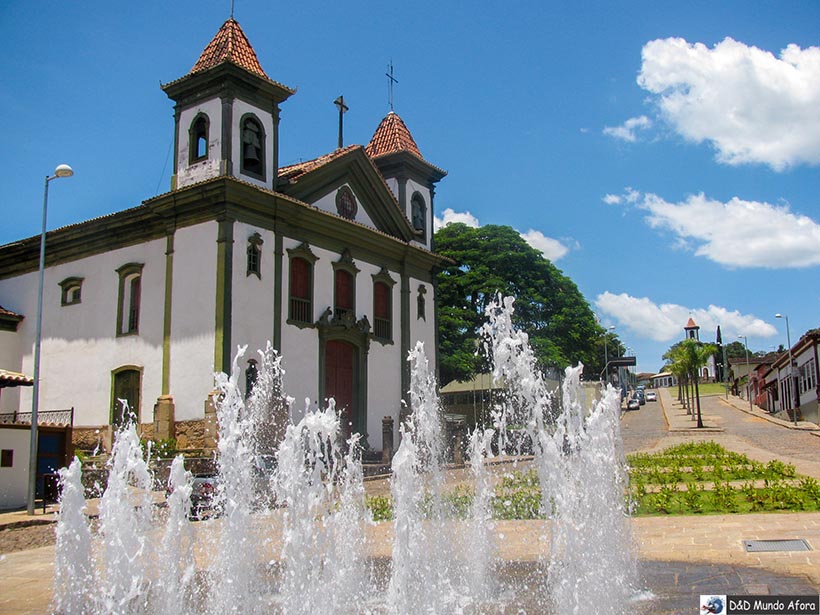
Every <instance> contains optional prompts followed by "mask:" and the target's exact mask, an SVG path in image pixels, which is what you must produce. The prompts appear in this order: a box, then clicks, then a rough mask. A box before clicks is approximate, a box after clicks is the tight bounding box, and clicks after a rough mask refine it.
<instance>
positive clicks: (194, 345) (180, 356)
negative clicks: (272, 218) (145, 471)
mask: <svg viewBox="0 0 820 615" xmlns="http://www.w3.org/2000/svg"><path fill="white" fill-rule="evenodd" d="M217 234H218V225H217V223H216V222H206V223H203V224H198V225H196V226H191V227H187V228H181V229H178V230H177V231H176V233H175V234H174V275H173V291H172V302H171V361H170V363H171V365H170V392H171V395H173V397H174V418H175V420H176V421H190V420H197V419H202V418H203V417H204V403H205V400H206V398H207V396H208V393H210V392H211V391H212V390H213V388H214V376H213V373H214V321H215V309H216V262H217V243H216V240H217ZM157 394H158V393H157ZM155 401H156V396H155V397H154V398H153V399H152V400H151V403H154V402H155Z"/></svg>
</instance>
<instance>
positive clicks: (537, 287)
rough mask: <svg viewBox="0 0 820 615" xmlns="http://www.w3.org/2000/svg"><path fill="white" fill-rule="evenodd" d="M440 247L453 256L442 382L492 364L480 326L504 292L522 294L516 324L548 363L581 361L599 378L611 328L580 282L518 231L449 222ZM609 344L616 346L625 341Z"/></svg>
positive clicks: (441, 303)
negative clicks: (600, 317) (605, 327)
mask: <svg viewBox="0 0 820 615" xmlns="http://www.w3.org/2000/svg"><path fill="white" fill-rule="evenodd" d="M435 249H436V252H438V253H439V254H442V255H444V256H447V257H448V258H450V259H451V260H452V261H453V262H452V264H451V265H449V266H447V267H446V268H444V270H442V271H441V272H440V273H439V276H438V295H437V296H438V317H439V358H440V364H441V381H442V383H446V382H449V381H450V380H453V379H459V380H468V379H469V378H471V377H472V376H473V375H474V374H476V373H478V372H480V371H482V370H484V369H486V366H485V365H484V359H483V357H482V356H480V353H477V352H476V350H477V348H478V346H479V343H480V341H479V339H478V329H479V327H480V326H481V325H482V324H483V323H484V322H485V320H486V319H485V316H484V311H485V309H486V308H487V306H488V305H489V304H490V302H491V301H492V300H493V298H494V297H495V296H496V295H497V294H498V293H501V294H502V295H505V296H514V297H516V301H515V322H516V324H517V325H518V326H519V327H520V328H522V329H523V330H524V331H526V332H527V334H528V335H529V339H530V344H531V346H532V348H533V350H534V352H535V354H536V357H537V358H538V361H539V363H540V364H541V366H542V367H557V368H561V369H562V368H564V367H566V366H567V365H570V364H575V363H577V362H579V361H581V362H583V363H584V364H585V365H586V366H587V367H588V368H589V369H588V371H589V374H590V375H591V374H593V373H595V376H596V377H597V372H596V371H595V370H598V371H600V369H602V367H603V345H602V344H603V336H604V330H603V328H602V327H601V326H600V325H598V324H597V322H596V321H595V316H594V314H593V313H592V310H591V309H590V307H589V304H588V303H587V301H586V300H585V299H584V297H583V296H582V295H581V293H580V292H579V290H578V288H577V286H576V285H575V283H573V281H572V280H570V279H569V278H568V277H566V276H565V275H563V274H562V273H561V271H560V270H558V269H557V268H556V267H555V266H554V265H553V264H552V263H551V262H550V261H549V260H547V259H546V258H544V257H543V255H542V254H541V253H540V252H539V251H538V250H535V249H534V248H532V247H531V246H530V245H529V244H527V242H526V241H524V239H523V238H522V237H521V235H520V234H519V233H518V232H517V231H515V230H514V229H512V228H510V227H509V226H495V225H488V226H482V227H479V228H473V227H469V226H467V225H465V224H449V225H447V226H445V227H443V228H441V229H440V230H439V231H437V232H436V235H435ZM613 342H614V343H613ZM608 343H610V344H611V345H610V352H614V351H615V350H616V349H615V345H616V344H617V339H615V340H612V339H609V340H608ZM598 355H600V356H598ZM613 356H614V355H613Z"/></svg>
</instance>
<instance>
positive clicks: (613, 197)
mask: <svg viewBox="0 0 820 615" xmlns="http://www.w3.org/2000/svg"><path fill="white" fill-rule="evenodd" d="M603 200H604V203H606V204H607V205H620V204H621V203H623V198H622V197H620V196H618V195H617V194H607V195H605V196H604V199H603Z"/></svg>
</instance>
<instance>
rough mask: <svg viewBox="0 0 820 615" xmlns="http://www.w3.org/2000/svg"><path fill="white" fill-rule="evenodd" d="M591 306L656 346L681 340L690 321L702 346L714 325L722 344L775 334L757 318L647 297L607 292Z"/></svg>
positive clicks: (770, 326) (769, 326) (714, 307)
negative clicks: (736, 337)
mask: <svg viewBox="0 0 820 615" xmlns="http://www.w3.org/2000/svg"><path fill="white" fill-rule="evenodd" d="M595 305H596V307H597V308H598V310H600V311H601V312H603V313H604V314H606V315H607V316H609V317H610V318H612V319H614V320H615V321H616V322H617V323H618V324H619V325H621V326H625V327H627V328H628V329H629V330H630V331H631V332H633V333H634V334H635V335H637V336H639V337H643V338H648V339H651V340H654V341H656V342H671V341H673V340H678V339H683V327H684V326H685V325H686V323H687V322H688V321H689V318H690V317H691V318H692V319H694V321H695V323H696V324H697V325H698V326H699V327H700V338H701V340H702V341H704V342H711V341H714V338H715V332H716V331H717V327H718V325H720V328H721V330H722V333H723V339H724V342H728V341H732V340H730V339H729V337H730V336H732V335H738V334H743V335H747V336H749V337H772V336H775V335H777V334H778V332H777V329H776V328H775V327H774V326H773V325H771V324H769V323H767V322H765V321H763V320H761V319H760V318H757V317H755V316H753V315H750V314H741V313H740V312H738V311H737V310H734V311H732V310H728V309H726V308H724V307H720V306H716V305H710V306H709V307H707V308H689V307H685V306H683V305H677V304H674V303H662V304H660V305H658V304H657V303H655V302H653V301H652V300H651V299H649V298H647V297H632V296H630V295H627V294H626V293H621V294H619V295H616V294H613V293H611V292H609V291H607V292H604V293H602V294H600V295H598V297H597V299H596V300H595Z"/></svg>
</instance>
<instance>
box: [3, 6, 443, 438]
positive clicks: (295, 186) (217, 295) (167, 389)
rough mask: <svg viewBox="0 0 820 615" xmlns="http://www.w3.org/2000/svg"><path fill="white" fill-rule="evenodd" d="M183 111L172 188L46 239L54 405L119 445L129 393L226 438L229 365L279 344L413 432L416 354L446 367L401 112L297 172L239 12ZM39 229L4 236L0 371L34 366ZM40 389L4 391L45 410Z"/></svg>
mask: <svg viewBox="0 0 820 615" xmlns="http://www.w3.org/2000/svg"><path fill="white" fill-rule="evenodd" d="M162 89H163V90H164V91H165V92H166V94H167V95H168V97H169V98H170V99H171V100H173V101H174V103H175V107H174V111H175V148H174V165H175V172H174V175H173V177H172V185H171V191H170V192H167V193H165V194H161V195H159V196H156V197H153V198H150V199H148V200H146V201H144V202H142V203H141V204H139V205H137V206H136V207H133V208H131V209H126V210H124V211H118V212H115V213H112V214H110V215H106V216H103V217H100V218H96V219H93V220H88V221H85V222H81V223H78V224H73V225H70V226H66V227H63V228H60V229H57V230H54V231H50V232H49V233H48V234H47V242H46V269H45V294H44V303H43V336H42V339H43V342H42V360H41V384H40V404H39V407H40V409H41V411H48V410H50V409H62V408H74V419H73V421H74V429H73V441H74V444H75V445H77V446H81V447H84V448H93V445H94V444H95V442H97V441H102V443H103V444H105V443H110V438H111V432H112V427H113V426H115V425H117V423H118V421H120V420H121V419H120V411H119V407H118V406H119V405H118V404H117V403H116V400H117V399H127V400H128V402H129V404H130V405H131V407H132V409H133V411H134V413H135V414H136V416H137V420H138V423H139V425H140V428H141V430H142V432H143V433H144V434H145V435H146V436H149V437H155V438H157V439H158V438H164V437H175V438H177V440H178V446H179V447H180V449H186V448H187V449H208V448H209V447H212V446H213V436H214V433H213V422H212V412H213V407H212V402H211V397H212V394H213V389H214V378H213V374H214V371H226V372H228V371H230V368H231V362H232V359H233V356H234V354H235V352H236V348H237V347H238V346H239V345H245V344H248V345H249V352H248V353H247V354H246V355H245V356H244V358H243V359H242V362H241V367H242V369H243V370H245V373H244V374H243V376H242V377H241V378H240V382H241V386H243V387H246V386H249V385H251V384H252V382H253V381H254V376H255V373H256V369H257V365H256V362H255V359H258V357H257V355H256V352H255V350H256V349H257V348H264V346H265V343H266V341H268V340H270V341H271V343H272V345H273V347H274V348H275V349H276V350H277V351H279V352H280V354H281V355H282V356H283V361H282V365H283V367H284V369H285V372H286V374H285V377H284V389H285V391H286V393H287V394H288V395H290V396H292V397H293V398H295V399H296V400H298V401H297V402H296V404H295V406H294V411H295V412H296V413H297V414H298V413H299V412H301V410H302V409H303V402H302V400H304V399H306V398H308V399H309V400H311V402H310V403H311V404H314V405H315V404H323V403H324V400H325V399H326V398H329V397H334V398H335V399H336V401H337V407H338V408H340V409H341V411H342V413H343V414H344V416H345V418H346V419H347V422H349V423H350V424H351V425H352V430H353V431H355V432H359V433H362V434H365V435H366V438H367V443H368V445H369V446H370V447H371V448H372V449H376V450H378V449H380V448H381V447H382V444H383V442H382V428H383V418H384V417H392V419H393V423H394V425H395V430H396V432H397V430H398V423H399V419H400V412H401V409H402V400H403V399H404V398H405V397H406V392H407V390H408V388H409V368H408V366H407V362H406V357H407V354H408V351H409V350H410V349H411V348H412V347H413V346H414V345H415V344H416V342H417V341H421V342H423V343H424V345H425V350H426V352H427V356H428V358H429V359H430V361H431V362H432V364H433V365H435V364H436V346H437V345H436V310H435V303H436V296H435V284H434V276H435V271H436V269H437V267H438V266H439V265H440V264H441V263H442V258H441V257H440V256H438V255H436V254H435V253H434V252H433V251H432V246H431V240H432V224H433V213H434V210H433V203H434V194H435V186H436V184H437V182H439V181H440V180H441V179H442V178H443V177H444V176H445V175H446V172H445V171H443V170H442V169H440V168H438V167H436V166H434V165H432V164H430V163H429V162H427V161H426V160H425V159H424V158H423V157H422V155H421V152H420V150H419V148H418V146H417V145H416V143H415V141H414V140H413V137H412V136H411V134H410V132H409V131H408V129H407V127H406V126H405V124H404V122H403V121H402V120H401V118H400V117H399V116H398V115H397V114H395V113H394V112H392V111H391V112H390V113H389V114H388V115H387V116H386V117H385V118H384V119H383V120H382V121H381V123H380V125H379V126H378V128H377V129H376V130H375V134H374V135H373V138H372V139H371V141H370V143H369V144H368V145H367V146H366V147H363V146H359V145H351V146H347V147H340V148H339V149H337V150H335V151H333V152H330V153H328V154H326V155H324V156H321V157H319V158H317V159H315V160H310V161H307V162H303V163H300V164H296V165H292V166H286V167H280V166H279V160H278V158H279V112H280V105H282V104H283V103H285V101H286V100H287V99H288V98H289V97H290V96H291V95H292V94H294V90H293V89H291V88H288V87H287V86H285V85H282V84H281V83H277V82H276V81H274V80H272V79H270V78H269V77H268V75H267V74H266V73H265V71H264V70H263V68H262V66H261V64H260V62H259V61H258V59H257V56H256V53H255V52H254V50H253V48H252V46H251V45H250V43H249V42H248V39H247V38H246V36H245V34H244V32H243V31H242V29H241V28H240V26H239V24H238V23H237V22H236V21H235V20H234V19H233V18H231V19H228V20H227V21H226V22H225V23H224V25H223V26H222V27H221V28H220V29H219V31H218V32H217V34H216V35H215V37H214V38H213V40H212V41H211V42H210V43H209V44H208V46H207V47H206V48H205V50H204V51H203V52H202V54H201V56H200V57H199V59H198V60H197V62H196V63H195V64H194V66H193V68H192V69H191V71H190V72H189V73H188V74H187V75H185V76H184V77H182V78H180V79H177V80H176V81H173V82H171V83H167V84H165V85H163V86H162ZM39 245H40V237H39V236H37V237H31V238H27V239H22V240H20V241H17V242H14V243H11V244H7V245H5V246H0V306H2V308H0V313H2V314H4V321H3V322H4V323H5V324H4V329H3V330H2V335H3V343H2V345H1V346H2V347H0V369H4V370H8V371H10V372H14V373H19V374H25V375H27V376H29V377H30V376H31V375H32V372H33V346H34V337H35V321H36V312H37V278H38V265H39ZM31 392H32V389H31V387H20V388H8V389H3V392H2V396H0V413H13V412H27V411H29V410H30V408H31V401H32V400H31Z"/></svg>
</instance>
